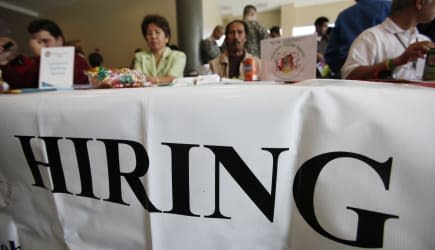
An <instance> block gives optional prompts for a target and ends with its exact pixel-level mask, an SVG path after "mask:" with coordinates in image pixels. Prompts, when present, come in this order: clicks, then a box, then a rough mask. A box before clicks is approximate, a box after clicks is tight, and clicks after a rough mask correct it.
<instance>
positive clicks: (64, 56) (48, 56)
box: [39, 47, 75, 88]
mask: <svg viewBox="0 0 435 250" xmlns="http://www.w3.org/2000/svg"><path fill="white" fill-rule="evenodd" d="M74 53H75V49H74V47H52V48H42V50H41V63H40V66H39V88H71V87H72V86H73V77H74Z"/></svg>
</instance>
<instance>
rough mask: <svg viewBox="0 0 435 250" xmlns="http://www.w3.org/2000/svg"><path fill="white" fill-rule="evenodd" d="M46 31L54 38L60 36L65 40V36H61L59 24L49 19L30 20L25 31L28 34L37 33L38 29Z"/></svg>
mask: <svg viewBox="0 0 435 250" xmlns="http://www.w3.org/2000/svg"><path fill="white" fill-rule="evenodd" d="M44 30H45V31H47V32H48V33H50V35H52V36H53V37H55V38H59V37H62V39H63V40H64V41H65V37H64V36H63V33H62V30H61V29H60V28H59V26H58V25H57V24H56V23H55V22H53V21H51V20H49V19H36V20H34V21H32V22H31V23H30V24H29V26H27V31H28V32H29V33H30V34H34V33H38V32H40V31H44Z"/></svg>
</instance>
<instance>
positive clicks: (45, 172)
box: [0, 80, 435, 250]
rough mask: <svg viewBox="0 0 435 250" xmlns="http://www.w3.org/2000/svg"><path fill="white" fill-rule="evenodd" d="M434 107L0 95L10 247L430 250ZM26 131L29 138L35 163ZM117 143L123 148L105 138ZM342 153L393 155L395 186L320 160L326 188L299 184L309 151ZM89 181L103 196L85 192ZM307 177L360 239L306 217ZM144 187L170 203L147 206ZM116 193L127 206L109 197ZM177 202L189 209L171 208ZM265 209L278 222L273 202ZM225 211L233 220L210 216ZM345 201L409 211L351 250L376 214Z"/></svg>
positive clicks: (327, 97)
mask: <svg viewBox="0 0 435 250" xmlns="http://www.w3.org/2000/svg"><path fill="white" fill-rule="evenodd" d="M259 83H261V82H259ZM404 101H406V103H405V102H404ZM433 106H435V91H434V89H432V88H423V87H409V86H408V85H394V84H377V83H366V82H359V81H341V80H328V81H323V80H309V81H305V82H302V83H300V84H294V85H287V84H286V85H284V84H265V85H259V84H254V85H251V84H233V85H225V84H221V85H204V86H200V87H199V86H192V87H182V88H178V87H165V88H131V89H99V90H79V91H63V92H59V91H50V92H41V93H32V94H22V95H0V117H1V118H2V122H0V249H11V247H10V246H12V245H13V246H15V248H17V247H21V249H22V250H24V249H71V250H82V249H92V250H118V249H147V250H168V249H169V250H171V249H177V250H203V249H207V250H221V249H225V250H244V249H260V250H262V249H267V250H269V249H272V250H275V249H280V250H281V249H288V250H313V249H322V250H355V249H360V250H361V249H382V250H410V249H412V250H432V249H435V237H433V235H434V232H435V215H434V211H435V199H434V191H433V190H435V182H434V181H433V180H434V179H435V167H434V163H435V154H434V138H435V130H434V129H433V126H434V124H435V111H433V110H432V109H431V108H428V107H433ZM398 107H400V108H398ZM17 136H19V137H21V138H23V137H30V138H31V140H30V144H31V148H32V152H31V154H30V155H33V156H34V157H35V159H34V160H35V161H38V162H40V165H38V166H37V167H36V168H35V169H36V170H35V169H34V170H35V171H34V172H32V171H31V168H30V166H29V163H28V161H27V160H26V155H25V153H24V149H23V147H22V144H21V142H20V140H19V139H18V137H17ZM72 138H75V143H74V142H73V141H72ZM44 140H46V141H51V143H45V142H44ZM114 140H115V141H119V142H120V144H119V146H118V147H115V146H111V147H108V146H106V144H110V143H112V142H111V141H114ZM126 141H128V142H132V143H134V144H133V145H135V146H136V149H137V148H143V151H141V150H137V151H135V150H134V149H133V147H132V146H129V145H127V144H123V143H122V142H126ZM76 144H77V145H76ZM80 145H81V146H80ZM169 145H170V146H169ZM76 146H77V148H80V149H81V150H76ZM78 146H80V147H78ZM56 148H58V149H59V151H56V150H54V149H56ZM109 148H110V150H109ZM211 148H222V149H221V151H220V152H221V153H220V154H224V153H225V152H227V153H225V155H227V156H228V157H222V156H220V157H217V156H216V155H217V154H216V153H214V151H212V150H211ZM223 148H225V150H223ZM180 149H181V150H180ZM185 149H186V150H185ZM271 149H274V152H278V151H279V150H280V149H283V151H282V152H281V153H280V154H279V155H278V153H274V155H275V156H273V154H272V153H271ZM228 152H233V153H232V154H228ZM341 152H345V153H351V154H353V155H354V156H355V155H358V156H363V157H366V158H369V159H372V160H373V161H375V162H378V163H379V164H383V163H385V162H387V161H388V160H389V159H390V158H391V163H390V164H391V170H388V168H386V167H382V168H381V169H380V170H379V171H383V172H384V176H386V175H385V173H389V174H387V177H384V178H385V179H388V181H385V180H383V179H382V178H381V177H380V174H379V173H378V172H376V171H375V170H374V169H373V168H372V167H370V165H369V164H367V163H366V162H363V161H361V160H359V159H355V158H351V157H340V158H338V159H333V160H331V161H329V162H323V163H322V161H314V162H316V164H315V165H314V166H313V165H311V167H310V168H308V170H313V171H316V169H318V167H319V166H320V167H321V166H322V164H326V165H324V168H323V169H322V170H321V172H320V174H319V175H318V176H317V181H316V182H315V185H314V184H313V183H310V182H305V181H301V182H298V181H295V179H296V175H297V173H298V171H300V170H301V169H302V166H303V165H304V164H305V163H307V162H308V161H310V160H311V159H313V158H315V157H317V158H318V157H319V156H322V155H327V154H330V153H341ZM140 153H142V155H141V154H140ZM144 154H146V155H147V156H148V158H145V157H144ZM57 155H60V157H59V158H60V159H59V161H57ZM77 155H80V156H81V157H80V159H81V160H80V161H79V160H78V158H77ZM140 155H141V157H139V156H140ZM236 156H238V157H239V158H240V160H237V157H236ZM87 157H88V158H87ZM218 158H219V159H221V160H222V159H227V158H229V159H231V160H228V161H225V162H221V161H217V159H218ZM274 158H275V159H276V167H277V168H276V169H277V171H276V183H275V187H276V193H275V196H274V197H273V199H272V198H270V199H269V198H268V197H271V196H272V187H273V186H274V185H273V182H272V176H273V162H274V160H273V159H274ZM138 159H142V160H143V161H141V162H140V163H137V162H136V161H137V160H138ZM88 160H89V161H88ZM49 161H51V164H49V166H44V165H42V164H43V163H47V162H49ZM56 161H57V164H56V165H55V164H54V163H55V162H56ZM241 161H243V163H241ZM88 164H89V165H88ZM371 164H373V163H371ZM118 165H119V168H117V167H114V166H118ZM224 165H225V166H226V167H224ZM242 165H246V167H245V168H242V169H244V172H242V171H240V172H234V171H235V170H234V169H239V170H240V169H241V168H240V167H241V166H242ZM79 166H81V167H79ZM87 166H89V169H88V170H89V171H86V170H87ZM306 167H307V166H305V168H306ZM216 169H218V170H219V171H216ZM247 169H249V171H250V172H251V177H252V175H253V176H255V179H256V182H255V181H254V182H247V183H245V184H244V185H245V186H244V187H245V188H246V187H247V185H251V186H253V187H255V188H257V189H250V190H254V192H253V193H254V195H259V194H261V193H263V194H266V195H264V196H262V197H266V199H258V198H257V199H256V201H258V204H257V203H255V202H254V201H253V199H252V198H251V197H250V196H248V195H247V190H249V188H246V189H243V188H242V187H241V185H240V184H239V183H240V180H248V179H247V178H248V177H249V175H248V174H246V173H247ZM60 170H62V172H61V171H60ZM138 170H142V171H138ZM229 170H232V171H233V172H232V174H230V172H229ZM35 172H36V173H40V178H41V179H42V182H43V183H44V185H45V188H44V187H40V186H38V185H35V184H36V181H35V176H34V174H35ZM109 173H111V174H109ZM237 175H238V176H239V177H238V178H239V182H237V181H236V180H237V179H236V178H235V176H237ZM55 176H57V177H56V178H55ZM59 176H60V177H64V178H60V177H59ZM135 176H139V177H135ZM307 176H310V175H307ZM54 178H55V179H56V180H57V181H52V180H53V179H54ZM217 178H218V181H216V180H217ZM255 179H252V178H251V179H250V180H255ZM91 182H92V183H91ZM63 183H64V184H65V188H66V189H67V191H68V192H63V191H62V185H61V184H63ZM85 183H88V184H89V185H88V186H87V190H88V192H89V189H90V188H92V193H93V194H94V195H95V197H94V198H90V197H88V196H84V195H80V194H81V193H82V192H83V191H84V190H85V189H84V188H82V185H83V184H85ZM133 184H134V185H133ZM310 185H313V186H315V188H314V191H313V193H311V195H312V197H311V196H310V193H308V194H307V196H303V198H306V199H307V200H309V201H312V202H313V207H314V208H313V209H314V215H315V216H316V218H317V220H318V223H319V224H320V226H321V227H322V228H323V229H324V230H325V231H326V232H328V233H329V234H330V235H333V236H334V237H336V238H338V239H342V240H347V241H348V242H347V244H344V243H343V242H339V241H337V239H335V240H332V239H330V238H327V237H325V236H324V235H321V234H320V233H318V232H317V231H316V230H315V229H313V227H312V226H310V224H308V222H307V221H306V220H305V218H304V217H303V216H302V213H306V210H304V209H301V208H299V207H297V205H296V196H295V192H294V188H295V187H299V186H301V187H306V186H310ZM54 186H56V190H55V188H54ZM132 186H134V188H133V187H132ZM180 186H181V187H183V188H179V187H180ZM133 190H136V191H138V190H142V191H143V193H142V194H143V195H141V196H138V195H137V193H134V192H133ZM118 191H119V192H118ZM260 191H261V192H260ZM145 194H146V196H147V197H148V198H149V201H150V202H151V203H152V204H153V205H154V206H155V207H156V208H157V209H158V210H159V211H157V212H150V211H148V210H147V208H146V207H145V206H143V205H142V203H141V202H143V201H144V200H145V198H144V196H145ZM183 194H186V195H183ZM175 196H176V197H177V199H175V198H174V197H175ZM116 197H121V198H122V201H123V202H124V203H123V204H121V203H119V202H118V203H116V202H113V201H109V200H111V199H112V200H113V199H116ZM216 197H217V198H216ZM180 200H181V201H186V202H185V203H183V202H182V203H183V204H182V205H181V207H182V208H187V209H185V210H182V209H180V205H178V208H177V206H174V204H175V203H176V201H177V202H178V204H180ZM267 204H269V205H271V206H270V207H271V211H273V212H274V214H273V216H271V217H267V216H266V215H265V213H263V211H262V210H261V209H260V207H262V208H264V207H267V206H266V205H267ZM259 205H260V206H259ZM217 207H219V211H220V213H221V214H222V215H223V216H226V217H228V218H216V216H215V217H214V218H211V216H210V215H212V214H214V213H215V211H216V209H217ZM348 207H353V208H359V209H361V210H366V211H373V212H376V213H378V214H377V215H376V216H378V215H379V213H382V214H391V215H395V216H398V218H391V219H388V220H386V221H385V223H383V224H382V225H383V228H382V229H381V230H380V232H381V233H379V232H378V235H379V236H380V238H381V239H382V246H381V247H376V248H363V247H356V246H352V245H350V244H349V243H350V242H352V241H356V240H357V237H356V236H357V233H358V232H357V227H358V221H359V219H364V218H360V217H358V214H357V213H356V212H355V211H352V210H350V209H349V208H348ZM174 208H175V209H178V212H179V213H182V214H176V213H172V212H170V211H171V210H173V209H174ZM148 209H149V208H148ZM187 211H190V212H191V213H192V214H194V215H188V214H187V215H186V213H187ZM183 213H184V214H183ZM374 215H375V214H372V216H374ZM378 217H379V216H378ZM272 219H273V220H272ZM366 219H367V224H372V223H373V221H371V220H370V218H366ZM372 219H373V218H372ZM370 228H372V227H370ZM370 228H369V229H370ZM365 232H366V233H373V232H376V230H367V231H365ZM377 239H378V238H376V237H373V238H372V237H371V238H368V239H366V240H367V241H374V240H377ZM360 241H361V240H360ZM6 247H7V248H6Z"/></svg>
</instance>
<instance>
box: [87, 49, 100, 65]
mask: <svg viewBox="0 0 435 250" xmlns="http://www.w3.org/2000/svg"><path fill="white" fill-rule="evenodd" d="M88 61H89V64H90V65H91V67H98V66H101V65H102V64H103V56H102V55H101V54H100V53H98V52H93V53H91V54H89V56H88Z"/></svg>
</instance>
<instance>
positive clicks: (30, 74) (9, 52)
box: [0, 37, 38, 89]
mask: <svg viewBox="0 0 435 250" xmlns="http://www.w3.org/2000/svg"><path fill="white" fill-rule="evenodd" d="M6 44H10V46H7V45H6ZM4 45H6V46H7V48H4V47H3V46H4ZM0 58H1V60H0V70H1V72H2V78H3V80H4V81H5V82H7V83H8V84H9V86H10V88H11V89H18V88H36V87H38V72H37V67H36V62H35V60H34V59H32V58H28V57H26V56H23V55H21V54H18V45H17V43H16V42H15V41H14V40H12V39H11V38H9V37H0Z"/></svg>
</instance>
